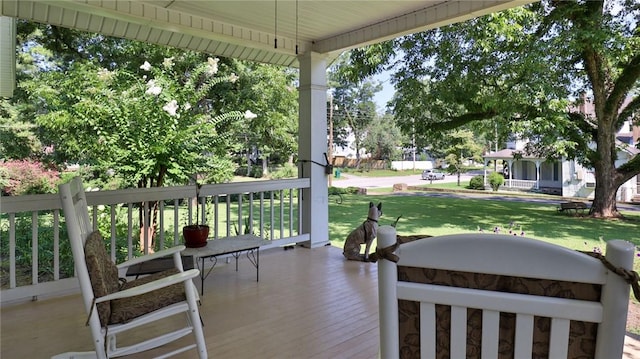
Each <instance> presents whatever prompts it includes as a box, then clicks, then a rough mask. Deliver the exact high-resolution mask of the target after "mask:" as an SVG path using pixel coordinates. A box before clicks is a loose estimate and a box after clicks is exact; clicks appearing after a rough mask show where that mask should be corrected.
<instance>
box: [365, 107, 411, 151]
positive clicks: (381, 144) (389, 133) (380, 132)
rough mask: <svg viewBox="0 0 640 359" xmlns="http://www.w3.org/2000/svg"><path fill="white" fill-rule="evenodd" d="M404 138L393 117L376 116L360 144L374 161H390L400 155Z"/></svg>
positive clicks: (387, 115)
mask: <svg viewBox="0 0 640 359" xmlns="http://www.w3.org/2000/svg"><path fill="white" fill-rule="evenodd" d="M403 141H404V136H403V135H402V133H401V132H400V128H398V126H396V125H395V121H394V119H393V116H391V115H390V114H386V115H384V116H376V117H375V118H374V120H373V121H372V122H371V124H370V125H369V127H368V128H367V136H366V137H365V139H364V141H363V142H362V144H363V146H364V148H365V149H366V150H367V152H369V153H371V158H372V159H374V160H387V161H389V160H392V159H395V158H398V157H399V156H400V155H401V150H400V149H401V148H402V143H403Z"/></svg>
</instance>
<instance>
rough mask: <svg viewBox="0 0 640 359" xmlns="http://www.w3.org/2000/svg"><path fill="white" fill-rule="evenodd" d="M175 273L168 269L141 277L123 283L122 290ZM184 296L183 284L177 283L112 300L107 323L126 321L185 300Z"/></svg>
mask: <svg viewBox="0 0 640 359" xmlns="http://www.w3.org/2000/svg"><path fill="white" fill-rule="evenodd" d="M175 273H178V270H177V269H169V270H166V271H163V272H159V273H155V274H152V275H149V276H146V277H142V278H139V279H136V280H134V281H131V282H127V283H125V284H124V285H123V286H122V290H125V289H128V288H132V287H136V286H139V285H142V284H145V283H148V282H151V281H154V280H156V279H159V278H163V277H166V276H169V275H172V274H175ZM186 298H187V297H186V295H185V292H184V284H183V283H178V284H174V285H171V286H169V287H165V288H162V289H158V290H154V291H152V292H149V293H146V294H142V295H138V296H135V297H129V298H122V299H116V300H112V301H111V317H110V318H109V324H118V323H126V322H128V321H130V320H132V319H134V318H137V317H139V316H142V315H144V314H147V313H151V312H153V311H155V310H158V309H160V308H163V307H167V306H169V305H171V304H174V303H179V302H182V301H184V300H186Z"/></svg>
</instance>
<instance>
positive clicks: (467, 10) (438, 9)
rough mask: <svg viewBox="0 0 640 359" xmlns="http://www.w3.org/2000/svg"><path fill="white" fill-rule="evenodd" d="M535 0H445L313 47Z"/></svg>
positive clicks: (363, 41)
mask: <svg viewBox="0 0 640 359" xmlns="http://www.w3.org/2000/svg"><path fill="white" fill-rule="evenodd" d="M535 1H537V0H492V1H469V0H455V1H446V2H443V3H439V4H437V5H433V6H429V7H425V8H423V9H420V10H418V11H414V12H411V13H409V14H406V15H402V16H398V17H395V18H393V19H389V20H385V21H382V22H379V23H376V24H372V25H370V26H366V27H363V28H361V29H357V30H354V31H350V32H347V33H344V34H340V35H337V36H334V37H331V38H327V39H323V40H319V41H316V42H315V43H314V45H313V51H316V52H319V53H332V52H336V51H340V52H341V51H344V50H348V49H352V48H355V47H361V46H365V45H370V44H373V43H377V42H381V41H385V40H391V39H394V38H396V37H399V36H403V35H408V34H411V33H416V32H420V31H426V30H430V29H435V28H437V27H440V26H445V25H450V24H453V23H456V22H462V21H466V20H469V19H472V18H475V17H478V16H482V15H486V14H490V13H493V12H497V11H501V10H505V9H508V8H513V7H517V6H522V5H525V4H528V3H532V2H535Z"/></svg>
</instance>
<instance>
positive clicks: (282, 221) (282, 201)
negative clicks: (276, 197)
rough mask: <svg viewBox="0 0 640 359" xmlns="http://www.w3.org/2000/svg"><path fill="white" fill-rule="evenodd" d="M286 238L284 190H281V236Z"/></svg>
mask: <svg viewBox="0 0 640 359" xmlns="http://www.w3.org/2000/svg"><path fill="white" fill-rule="evenodd" d="M281 238H284V191H283V190H280V237H279V238H278V239H281Z"/></svg>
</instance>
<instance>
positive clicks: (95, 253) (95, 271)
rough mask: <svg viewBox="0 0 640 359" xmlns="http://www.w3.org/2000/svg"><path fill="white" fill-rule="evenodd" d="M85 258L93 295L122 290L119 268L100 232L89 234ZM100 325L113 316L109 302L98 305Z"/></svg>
mask: <svg viewBox="0 0 640 359" xmlns="http://www.w3.org/2000/svg"><path fill="white" fill-rule="evenodd" d="M84 257H85V261H86V263H87V270H88V271H89V278H90V280H91V287H92V288H93V295H94V296H95V297H96V298H99V297H103V296H105V295H107V294H111V293H114V292H117V291H118V290H119V289H120V288H119V287H120V281H119V279H118V268H117V267H116V265H115V264H114V263H113V262H112V261H111V258H109V256H108V255H107V251H106V249H105V247H104V241H103V240H102V235H101V234H100V232H98V231H94V232H92V233H91V234H89V237H88V238H87V241H86V242H85V244H84ZM97 308H98V316H99V317H100V323H102V325H104V324H105V323H108V321H109V317H110V316H111V305H110V304H109V302H104V303H98V305H97Z"/></svg>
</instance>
